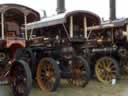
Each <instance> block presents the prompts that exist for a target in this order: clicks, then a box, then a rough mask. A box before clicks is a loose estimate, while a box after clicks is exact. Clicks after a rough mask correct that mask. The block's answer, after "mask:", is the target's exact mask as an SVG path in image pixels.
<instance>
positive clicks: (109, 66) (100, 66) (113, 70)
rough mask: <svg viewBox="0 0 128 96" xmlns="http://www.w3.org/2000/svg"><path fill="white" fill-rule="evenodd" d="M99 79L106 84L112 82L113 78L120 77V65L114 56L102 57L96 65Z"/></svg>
mask: <svg viewBox="0 0 128 96" xmlns="http://www.w3.org/2000/svg"><path fill="white" fill-rule="evenodd" d="M95 73H96V76H97V79H98V80H99V81H101V82H102V83H104V84H111V83H112V80H113V79H118V76H119V66H118V63H117V61H116V60H115V59H113V58H112V57H101V58H100V59H98V60H97V62H96V65H95Z"/></svg>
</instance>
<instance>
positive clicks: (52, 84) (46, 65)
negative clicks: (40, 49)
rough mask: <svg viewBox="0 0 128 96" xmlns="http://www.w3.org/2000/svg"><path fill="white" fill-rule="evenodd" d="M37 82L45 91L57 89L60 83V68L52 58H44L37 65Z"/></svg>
mask: <svg viewBox="0 0 128 96" xmlns="http://www.w3.org/2000/svg"><path fill="white" fill-rule="evenodd" d="M36 79H37V83H38V85H39V87H40V89H41V90H42V91H43V90H44V89H45V90H46V91H56V89H57V88H58V85H59V83H60V70H59V67H58V65H57V63H56V61H55V60H54V59H52V58H43V59H41V60H40V62H39V64H38V66H37V74H36Z"/></svg>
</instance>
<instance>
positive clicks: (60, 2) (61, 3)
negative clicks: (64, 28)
mask: <svg viewBox="0 0 128 96" xmlns="http://www.w3.org/2000/svg"><path fill="white" fill-rule="evenodd" d="M56 11H57V14H61V13H64V12H65V0H57V9H56Z"/></svg>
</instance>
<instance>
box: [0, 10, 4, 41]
mask: <svg viewBox="0 0 128 96" xmlns="http://www.w3.org/2000/svg"><path fill="white" fill-rule="evenodd" d="M1 38H2V40H4V12H1Z"/></svg>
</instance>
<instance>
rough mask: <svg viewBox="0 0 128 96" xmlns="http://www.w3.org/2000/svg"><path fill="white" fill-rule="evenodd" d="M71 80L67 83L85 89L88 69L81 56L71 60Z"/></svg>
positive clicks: (88, 73) (88, 76)
mask: <svg viewBox="0 0 128 96" xmlns="http://www.w3.org/2000/svg"><path fill="white" fill-rule="evenodd" d="M71 70H72V78H71V79H70V80H69V83H70V84H72V85H75V86H79V87H85V86H86V85H87V84H88V81H89V80H90V67H89V65H88V62H87V61H86V60H85V59H84V58H83V57H81V56H76V57H74V58H73V59H72V69H71Z"/></svg>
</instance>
